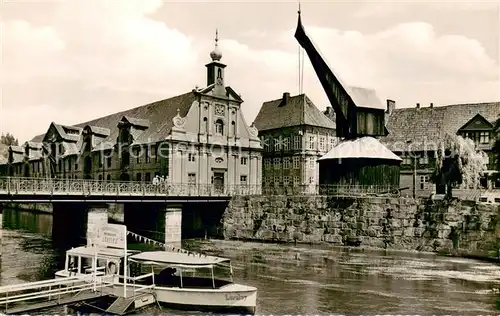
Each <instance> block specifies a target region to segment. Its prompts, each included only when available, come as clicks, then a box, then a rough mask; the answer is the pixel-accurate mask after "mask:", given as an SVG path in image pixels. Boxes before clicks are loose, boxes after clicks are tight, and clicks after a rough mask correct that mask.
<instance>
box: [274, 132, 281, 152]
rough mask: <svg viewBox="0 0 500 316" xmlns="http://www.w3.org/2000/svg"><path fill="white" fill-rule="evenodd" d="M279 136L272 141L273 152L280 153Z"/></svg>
mask: <svg viewBox="0 0 500 316" xmlns="http://www.w3.org/2000/svg"><path fill="white" fill-rule="evenodd" d="M281 143H282V141H281V136H280V137H279V138H276V139H275V140H274V151H280V150H281Z"/></svg>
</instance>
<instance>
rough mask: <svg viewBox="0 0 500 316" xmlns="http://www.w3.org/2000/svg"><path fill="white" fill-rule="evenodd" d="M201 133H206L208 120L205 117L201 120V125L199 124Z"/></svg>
mask: <svg viewBox="0 0 500 316" xmlns="http://www.w3.org/2000/svg"><path fill="white" fill-rule="evenodd" d="M201 132H202V133H208V119H207V118H206V117H204V118H203V123H202V124H201Z"/></svg>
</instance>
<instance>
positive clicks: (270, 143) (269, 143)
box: [267, 136, 274, 152]
mask: <svg viewBox="0 0 500 316" xmlns="http://www.w3.org/2000/svg"><path fill="white" fill-rule="evenodd" d="M273 144H274V139H273V137H272V136H271V137H268V138H267V151H269V152H271V151H273Z"/></svg>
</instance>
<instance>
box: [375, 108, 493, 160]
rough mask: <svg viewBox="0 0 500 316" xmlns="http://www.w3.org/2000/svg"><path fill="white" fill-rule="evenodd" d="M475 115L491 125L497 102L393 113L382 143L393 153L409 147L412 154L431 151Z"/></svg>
mask: <svg viewBox="0 0 500 316" xmlns="http://www.w3.org/2000/svg"><path fill="white" fill-rule="evenodd" d="M477 114H481V116H483V117H484V118H485V119H486V120H488V121H489V122H490V123H492V124H494V123H495V121H496V119H497V118H498V116H499V115H500V102H491V103H475V104H455V105H447V106H440V107H432V108H431V107H421V108H401V109H395V110H394V111H393V112H392V113H391V114H390V115H389V116H388V120H387V123H386V126H387V130H388V131H389V135H388V136H386V137H382V138H381V141H382V143H384V144H386V145H387V146H388V147H389V149H391V150H392V151H403V150H404V149H405V148H407V149H406V150H404V151H408V150H409V149H408V148H410V147H411V150H414V151H421V150H433V148H434V147H433V146H434V145H437V144H439V143H440V142H441V141H442V140H443V139H444V138H445V137H446V134H450V135H454V134H456V133H457V131H458V129H460V128H461V127H462V126H463V125H465V124H466V123H467V122H468V121H469V120H470V119H472V118H473V117H474V116H475V115H477ZM407 144H411V145H407ZM407 146H408V147H407ZM402 147H403V148H402ZM426 148H427V149H426Z"/></svg>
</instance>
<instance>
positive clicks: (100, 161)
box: [99, 153, 103, 167]
mask: <svg viewBox="0 0 500 316" xmlns="http://www.w3.org/2000/svg"><path fill="white" fill-rule="evenodd" d="M102 158H103V157H102V153H99V167H102Z"/></svg>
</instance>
